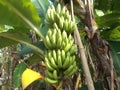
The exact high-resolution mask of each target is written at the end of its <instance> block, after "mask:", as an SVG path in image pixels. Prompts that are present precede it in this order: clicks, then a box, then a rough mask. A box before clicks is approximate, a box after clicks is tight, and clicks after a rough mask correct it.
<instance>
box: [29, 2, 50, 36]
mask: <svg viewBox="0 0 120 90" xmlns="http://www.w3.org/2000/svg"><path fill="white" fill-rule="evenodd" d="M31 1H32V2H33V4H34V5H35V6H36V8H37V10H38V13H39V15H40V17H41V20H42V25H41V29H40V31H41V33H42V34H43V35H46V33H47V31H48V27H47V25H46V24H45V16H46V13H47V10H48V7H49V6H50V2H49V1H48V0H31Z"/></svg>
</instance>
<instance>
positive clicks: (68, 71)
mask: <svg viewBox="0 0 120 90" xmlns="http://www.w3.org/2000/svg"><path fill="white" fill-rule="evenodd" d="M73 68H74V66H73V65H71V66H70V67H69V68H67V69H66V70H65V71H64V72H63V73H64V75H65V76H67V75H68V74H69V73H70V72H71V71H72V69H73Z"/></svg>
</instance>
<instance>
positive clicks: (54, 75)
mask: <svg viewBox="0 0 120 90" xmlns="http://www.w3.org/2000/svg"><path fill="white" fill-rule="evenodd" d="M53 77H54V79H55V80H57V79H58V75H57V70H54V71H53Z"/></svg>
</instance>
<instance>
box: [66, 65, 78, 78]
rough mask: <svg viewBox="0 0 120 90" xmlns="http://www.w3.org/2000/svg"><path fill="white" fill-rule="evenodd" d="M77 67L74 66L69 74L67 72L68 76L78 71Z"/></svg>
mask: <svg viewBox="0 0 120 90" xmlns="http://www.w3.org/2000/svg"><path fill="white" fill-rule="evenodd" d="M77 69H78V68H77V67H74V68H73V70H72V71H71V72H70V73H69V74H67V76H71V75H73V74H74V73H75V72H76V71H77Z"/></svg>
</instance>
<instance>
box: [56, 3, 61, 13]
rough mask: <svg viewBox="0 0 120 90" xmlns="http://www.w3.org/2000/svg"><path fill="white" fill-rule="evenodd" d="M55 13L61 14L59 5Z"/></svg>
mask: <svg viewBox="0 0 120 90" xmlns="http://www.w3.org/2000/svg"><path fill="white" fill-rule="evenodd" d="M56 12H57V13H60V12H61V5H60V4H58V6H57V10H56Z"/></svg>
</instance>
